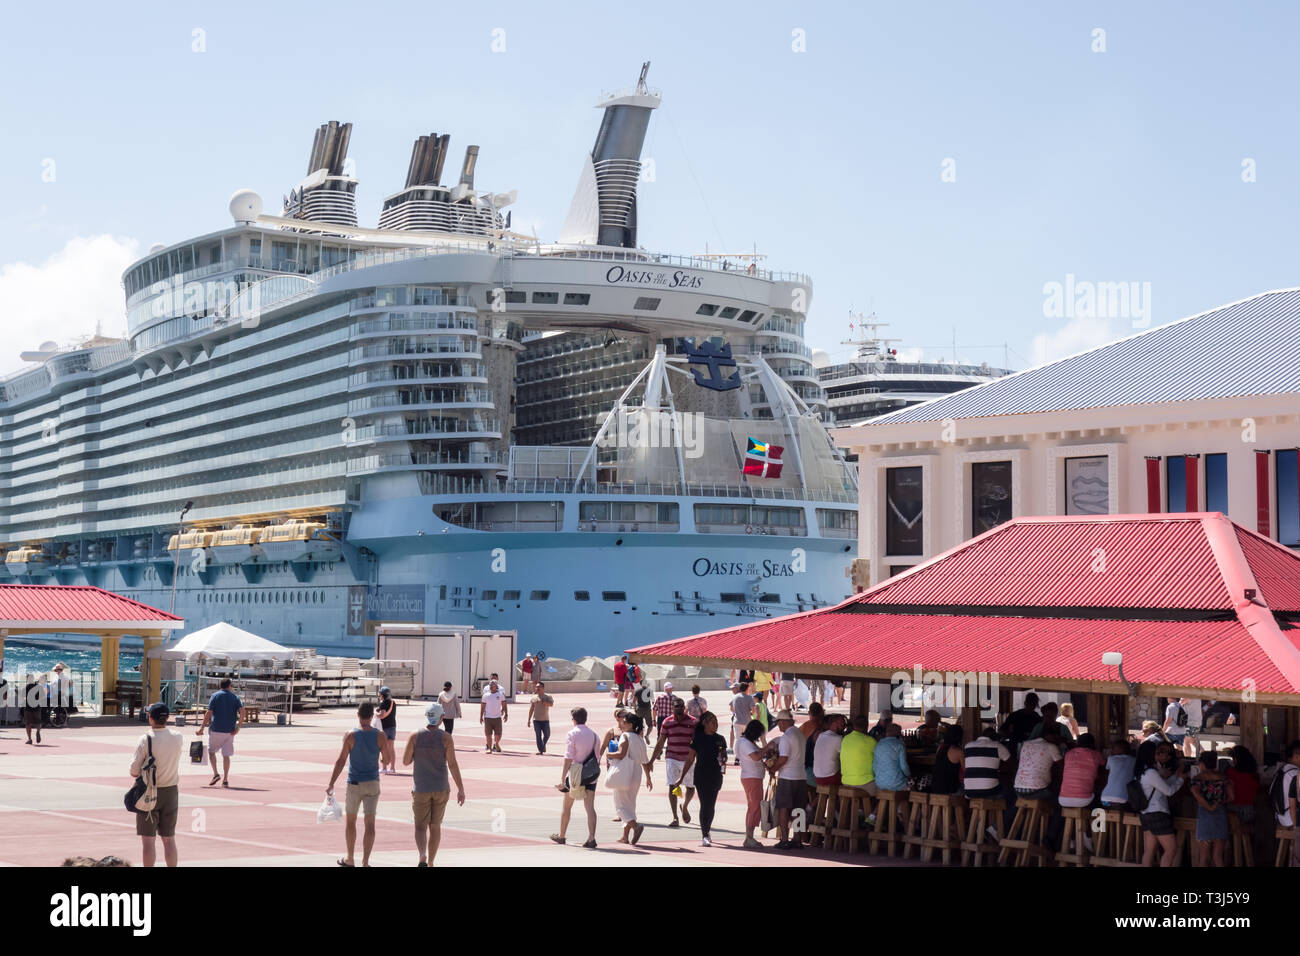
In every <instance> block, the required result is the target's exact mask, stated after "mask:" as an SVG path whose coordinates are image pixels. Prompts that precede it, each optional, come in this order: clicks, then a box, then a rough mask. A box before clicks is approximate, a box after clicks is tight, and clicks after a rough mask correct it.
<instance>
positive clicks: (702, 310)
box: [695, 302, 718, 315]
mask: <svg viewBox="0 0 1300 956" xmlns="http://www.w3.org/2000/svg"><path fill="white" fill-rule="evenodd" d="M717 313H718V307H717V306H716V305H713V304H712V303H710V302H705V303H704V304H703V305H702V306H700V307H699V308H698V309H696V310H695V314H696V315H717Z"/></svg>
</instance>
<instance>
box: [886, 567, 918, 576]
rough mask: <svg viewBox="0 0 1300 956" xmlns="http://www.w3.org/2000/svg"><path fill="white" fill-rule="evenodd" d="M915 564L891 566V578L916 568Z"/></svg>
mask: <svg viewBox="0 0 1300 956" xmlns="http://www.w3.org/2000/svg"><path fill="white" fill-rule="evenodd" d="M914 567H916V565H914V564H891V565H890V566H889V576H890V577H891V578H892V577H893V576H894V575H896V574H902V573H903V572H904V571H906V570H907V569H908V568H914Z"/></svg>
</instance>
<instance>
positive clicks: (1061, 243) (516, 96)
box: [0, 0, 1300, 369]
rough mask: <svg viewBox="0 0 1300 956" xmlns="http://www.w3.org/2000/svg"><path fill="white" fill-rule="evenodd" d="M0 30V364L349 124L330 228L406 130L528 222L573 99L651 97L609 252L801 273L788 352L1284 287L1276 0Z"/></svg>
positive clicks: (530, 12) (574, 158) (224, 11)
mask: <svg viewBox="0 0 1300 956" xmlns="http://www.w3.org/2000/svg"><path fill="white" fill-rule="evenodd" d="M5 16H6V29H5V31H4V34H3V35H2V36H0V136H2V137H3V147H2V148H0V193H2V194H3V195H4V196H5V197H6V199H5V201H4V203H3V204H0V322H2V323H3V326H2V327H3V329H4V332H5V346H6V347H7V348H8V350H10V351H11V352H12V353H13V354H12V355H6V354H5V350H4V349H0V369H10V368H16V367H17V366H18V364H19V363H18V360H17V355H16V353H17V352H18V351H19V350H20V349H24V348H34V347H35V346H36V345H38V344H39V343H40V342H41V341H44V340H46V339H54V340H56V341H59V342H69V341H72V340H74V339H76V338H77V337H79V336H80V335H83V334H86V333H89V332H91V331H93V329H94V328H95V326H96V324H99V325H100V326H101V327H102V329H103V331H104V332H105V333H109V334H115V333H120V332H121V331H122V329H123V328H124V325H125V320H124V317H123V299H122V291H121V287H120V282H119V280H120V275H121V272H122V271H123V270H124V269H125V268H126V266H127V265H128V264H129V263H130V262H132V261H133V260H134V259H135V258H137V257H139V256H141V255H143V253H144V252H145V251H146V250H147V249H148V248H149V247H150V246H151V245H152V244H154V243H156V242H163V243H172V242H177V241H181V240H183V239H186V238H189V237H192V236H197V235H201V234H204V233H207V232H210V231H213V230H216V229H220V228H223V227H225V226H226V225H228V224H229V223H230V217H229V214H228V212H227V202H228V200H229V197H230V195H231V193H233V192H234V191H235V190H236V189H239V188H245V187H246V188H252V189H255V190H256V191H258V192H259V193H261V195H262V196H263V198H264V199H265V201H266V207H267V208H268V210H271V211H278V206H279V201H280V198H281V197H282V195H283V194H284V193H286V192H287V191H288V189H289V187H290V186H292V185H293V184H295V183H296V182H297V181H298V180H300V179H301V178H302V177H303V176H304V175H305V174H306V172H307V170H306V163H307V156H308V153H309V150H310V146H311V141H312V135H313V133H314V130H315V128H316V126H317V125H319V124H320V123H322V122H325V121H327V120H331V119H336V120H340V121H351V122H352V123H353V124H354V128H353V133H352V140H351V147H350V150H349V155H350V156H351V157H352V159H353V160H354V161H355V163H356V170H355V173H356V175H357V176H358V177H359V178H360V180H361V185H360V187H359V189H358V193H357V194H358V208H359V211H360V214H361V216H360V218H361V223H362V224H363V225H374V224H375V222H376V221H377V219H378V211H379V204H380V201H381V200H382V198H383V197H384V196H386V195H389V194H390V193H393V192H395V191H397V190H398V189H399V188H400V187H401V185H402V183H403V182H404V177H405V173H406V168H407V164H408V161H409V158H410V149H411V142H412V140H413V139H414V138H415V137H416V136H417V135H420V134H424V133H430V132H435V131H436V132H439V133H449V134H450V135H451V155H450V158H449V160H448V162H447V167H446V170H444V182H445V181H446V180H447V179H448V178H454V175H455V169H456V168H457V167H458V164H459V161H460V157H461V156H462V155H463V151H464V147H465V146H466V145H467V144H469V143H476V144H478V145H479V146H480V147H481V153H480V157H479V164H478V169H477V175H476V181H477V184H478V186H479V188H480V189H489V190H492V191H496V192H503V191H507V190H510V189H517V190H518V191H519V199H518V202H517V203H516V205H515V206H514V207H513V211H514V214H513V225H514V228H515V229H516V230H517V231H520V232H533V231H534V230H535V231H536V233H537V235H538V236H539V237H540V238H541V239H543V240H544V241H545V240H553V239H554V238H556V236H557V235H558V233H559V229H560V226H561V224H562V222H563V219H564V215H565V213H566V211H567V209H568V205H569V201H570V199H571V197H572V195H573V190H574V187H575V186H576V184H577V179H578V173H579V170H580V165H581V162H582V158H583V155H584V154H585V153H586V152H587V151H589V150H590V148H591V145H592V143H593V141H594V138H595V133H596V129H597V125H598V123H599V118H600V114H599V112H598V111H597V110H596V109H594V108H593V107H594V105H595V103H596V100H597V98H598V96H599V94H600V93H601V92H603V91H607V90H615V89H622V88H626V87H630V86H632V85H633V84H634V83H635V80H636V77H637V73H638V71H639V69H640V66H641V63H642V61H643V60H650V61H651V67H650V75H649V81H650V85H651V86H652V87H655V88H657V89H659V90H660V91H661V92H662V94H663V104H662V106H661V107H660V109H659V110H658V111H657V112H656V115H655V116H654V118H653V120H652V122H651V126H650V130H649V133H648V135H647V140H646V146H645V150H644V153H643V158H645V159H648V160H653V168H654V176H653V180H652V181H647V182H643V183H642V185H641V189H640V206H639V229H640V233H639V239H640V242H641V244H642V245H643V246H645V247H646V248H647V249H650V250H653V251H658V252H671V253H676V254H691V253H698V252H704V251H705V250H706V249H708V250H709V251H712V252H718V251H723V252H748V251H751V250H753V249H754V248H757V250H758V251H759V252H760V253H762V254H765V255H766V256H767V257H768V258H767V259H766V260H765V263H764V264H765V265H766V266H768V267H770V268H773V269H778V270H790V271H799V272H806V273H809V274H811V276H812V279H813V297H812V302H811V308H810V311H809V315H808V326H807V338H808V341H809V344H810V345H812V346H813V347H815V348H820V349H823V350H825V351H827V352H828V353H830V356H831V358H832V359H833V360H837V361H843V360H847V358H848V357H849V356H850V353H851V351H852V350H851V349H850V348H849V347H848V346H846V345H843V344H841V343H842V342H843V341H844V340H846V339H848V338H850V336H851V333H850V330H849V323H850V321H853V319H852V316H853V315H855V314H858V313H862V314H867V315H869V314H871V313H873V312H874V313H875V314H876V316H877V318H878V320H879V321H880V322H884V323H888V328H887V329H885V330H882V333H881V334H884V335H889V336H891V337H895V338H898V339H899V340H900V341H899V342H898V343H897V347H898V348H899V349H900V352H901V353H902V354H903V355H905V356H908V357H912V356H921V355H923V356H924V357H926V358H928V359H931V360H937V359H940V358H944V359H949V360H951V358H952V357H953V355H954V351H953V346H952V343H953V341H954V339H955V341H956V345H957V348H956V353H955V354H956V355H957V357H958V358H959V359H961V360H963V361H974V362H980V361H987V362H989V363H990V364H992V365H995V366H1000V365H1002V364H1003V361H1004V357H1005V360H1006V361H1007V363H1008V364H1009V365H1010V366H1011V367H1013V368H1025V367H1028V366H1030V365H1033V364H1038V363H1039V362H1042V361H1046V360H1050V359H1052V358H1057V357H1060V356H1063V355H1067V354H1070V353H1073V352H1076V351H1079V350H1081V349H1084V348H1088V347H1091V346H1093V345H1096V344H1100V343H1102V342H1106V341H1110V340H1111V339H1114V338H1117V337H1119V336H1122V335H1127V334H1132V332H1133V331H1135V330H1139V329H1141V328H1143V327H1147V326H1150V325H1160V324H1163V323H1165V322H1168V321H1172V320H1174V319H1177V318H1181V317H1183V316H1186V315H1191V314H1195V313H1198V312H1202V311H1205V310H1207V309H1210V308H1213V307H1215V306H1217V305H1221V304H1224V303H1227V302H1232V301H1235V300H1237V299H1241V298H1243V297H1246V296H1249V295H1252V294H1254V293H1257V292H1262V291H1266V290H1270V289H1276V288H1284V287H1289V286H1294V285H1298V284H1300V282H1297V278H1296V273H1297V270H1296V262H1297V255H1296V253H1297V243H1298V242H1300V239H1298V238H1297V231H1296V230H1295V229H1294V227H1293V223H1295V222H1296V221H1297V215H1296V214H1297V200H1298V197H1300V123H1297V122H1296V112H1297V105H1296V104H1297V98H1296V96H1295V94H1294V91H1295V90H1296V88H1297V76H1296V74H1297V72H1300V65H1297V60H1296V58H1295V56H1294V36H1295V35H1296V32H1297V29H1298V28H1300V5H1295V4H1290V3H1286V4H1283V3H1277V4H1269V3H1249V2H1245V3H1235V4H1223V3H1218V2H1216V3H1209V2H1179V3H1174V2H1164V0H1145V2H1142V3H1132V2H1122V3H1110V2H1098V3H1071V4H1063V3H1043V2H1025V3H1016V2H996V0H995V2H988V3H976V2H972V0H954V2H909V3H888V4H887V3H880V2H874V0H869V2H862V3H851V4H850V3H843V4H841V3H765V2H752V3H744V4H737V3H675V2H660V3H656V4H652V5H649V6H647V5H640V4H638V5H625V4H610V3H600V4H596V3H581V2H566V3H564V4H558V5H557V4H537V3H506V2H482V3H474V4H428V3H383V2H374V3H369V4H356V3H349V4H343V3H334V2H329V0H320V2H317V3H314V4H311V5H302V4H292V5H290V4H271V3H243V2H222V3H215V2H185V0H179V2H168V3H157V4H152V3H148V2H136V3H132V4H130V5H117V4H93V5H92V4H86V3H64V4H21V5H14V6H12V7H11V8H10V9H8V10H7V12H6V15H5Z"/></svg>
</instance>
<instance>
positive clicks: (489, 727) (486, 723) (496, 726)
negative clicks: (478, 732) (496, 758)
mask: <svg viewBox="0 0 1300 956" xmlns="http://www.w3.org/2000/svg"><path fill="white" fill-rule="evenodd" d="M483 732H484V733H487V734H496V736H498V737H500V736H501V718H500V717H484V718H483Z"/></svg>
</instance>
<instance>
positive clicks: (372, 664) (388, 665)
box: [361, 661, 415, 700]
mask: <svg viewBox="0 0 1300 956" xmlns="http://www.w3.org/2000/svg"><path fill="white" fill-rule="evenodd" d="M361 667H362V668H363V669H364V670H365V672H366V674H367V676H370V677H373V678H375V679H376V680H377V681H379V685H380V686H382V687H387V688H388V689H389V690H390V691H392V693H393V696H394V697H398V698H401V699H403V700H410V699H411V698H412V697H413V696H415V661H362V662H361Z"/></svg>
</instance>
